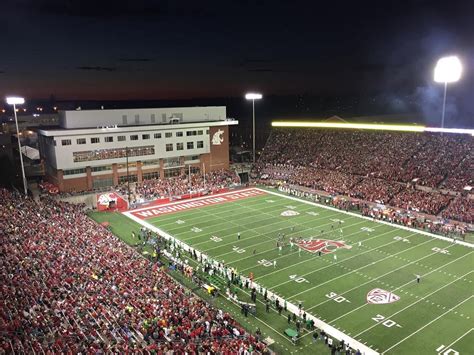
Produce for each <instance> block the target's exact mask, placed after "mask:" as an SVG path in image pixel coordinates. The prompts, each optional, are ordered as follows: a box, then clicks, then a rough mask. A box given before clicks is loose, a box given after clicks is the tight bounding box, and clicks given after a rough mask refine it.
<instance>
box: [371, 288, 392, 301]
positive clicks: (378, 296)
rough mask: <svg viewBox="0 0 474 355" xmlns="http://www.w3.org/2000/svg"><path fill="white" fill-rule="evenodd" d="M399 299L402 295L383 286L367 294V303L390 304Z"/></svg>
mask: <svg viewBox="0 0 474 355" xmlns="http://www.w3.org/2000/svg"><path fill="white" fill-rule="evenodd" d="M399 299H400V296H397V295H396V294H394V293H392V292H390V291H385V290H382V289H381V288H374V289H373V290H372V291H370V292H369V293H368V294H367V303H370V304H388V303H393V302H397V301H398V300H399Z"/></svg>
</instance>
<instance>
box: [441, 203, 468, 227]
mask: <svg viewBox="0 0 474 355" xmlns="http://www.w3.org/2000/svg"><path fill="white" fill-rule="evenodd" d="M442 214H443V217H445V218H449V219H455V220H457V221H461V222H465V223H474V200H473V199H469V198H466V197H461V196H459V197H457V198H456V199H455V200H454V201H453V202H451V203H450V204H449V206H448V207H447V208H446V209H445V210H444V211H443V213H442Z"/></svg>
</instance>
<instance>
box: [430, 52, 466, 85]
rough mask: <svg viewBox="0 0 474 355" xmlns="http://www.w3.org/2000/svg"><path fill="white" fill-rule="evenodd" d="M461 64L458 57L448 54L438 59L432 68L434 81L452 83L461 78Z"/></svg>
mask: <svg viewBox="0 0 474 355" xmlns="http://www.w3.org/2000/svg"><path fill="white" fill-rule="evenodd" d="M461 74H462V64H461V61H460V60H459V58H458V57H456V56H450V57H444V58H441V59H440V60H438V63H436V67H435V69H434V81H436V82H437V83H454V82H456V81H458V80H459V79H461Z"/></svg>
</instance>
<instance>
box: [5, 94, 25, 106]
mask: <svg viewBox="0 0 474 355" xmlns="http://www.w3.org/2000/svg"><path fill="white" fill-rule="evenodd" d="M6 101H7V104H9V105H23V104H24V103H25V99H24V98H23V97H18V96H9V97H7V98H6Z"/></svg>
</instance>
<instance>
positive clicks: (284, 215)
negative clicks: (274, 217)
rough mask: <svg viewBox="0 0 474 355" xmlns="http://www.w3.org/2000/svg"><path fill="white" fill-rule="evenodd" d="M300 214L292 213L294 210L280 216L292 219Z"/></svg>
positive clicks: (284, 212)
mask: <svg viewBox="0 0 474 355" xmlns="http://www.w3.org/2000/svg"><path fill="white" fill-rule="evenodd" d="M299 214H300V213H299V212H296V211H292V210H288V211H283V212H282V213H280V215H281V216H283V217H292V216H297V215H299Z"/></svg>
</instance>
